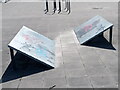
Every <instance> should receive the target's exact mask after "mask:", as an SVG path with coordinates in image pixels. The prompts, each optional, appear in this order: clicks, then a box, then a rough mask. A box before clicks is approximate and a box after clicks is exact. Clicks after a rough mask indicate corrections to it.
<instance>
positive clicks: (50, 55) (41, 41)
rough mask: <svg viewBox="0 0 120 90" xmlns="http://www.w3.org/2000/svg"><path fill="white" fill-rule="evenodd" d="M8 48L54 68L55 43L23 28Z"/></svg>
mask: <svg viewBox="0 0 120 90" xmlns="http://www.w3.org/2000/svg"><path fill="white" fill-rule="evenodd" d="M8 46H9V47H10V48H12V49H14V50H16V51H18V52H21V53H23V54H25V55H27V56H28V57H31V58H33V60H37V61H40V62H42V63H44V64H47V65H49V66H51V67H55V42H54V41H53V40H50V39H48V38H47V37H45V36H43V35H41V34H39V33H37V32H35V31H33V30H31V29H29V28H27V27H25V26H23V27H22V29H21V30H20V31H19V32H18V33H17V35H16V36H15V37H14V38H13V40H12V41H11V42H10V43H9V44H8Z"/></svg>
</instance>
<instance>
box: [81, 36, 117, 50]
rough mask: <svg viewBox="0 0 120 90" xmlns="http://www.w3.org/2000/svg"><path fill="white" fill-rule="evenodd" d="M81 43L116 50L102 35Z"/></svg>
mask: <svg viewBox="0 0 120 90" xmlns="http://www.w3.org/2000/svg"><path fill="white" fill-rule="evenodd" d="M83 45H85V46H91V47H97V48H103V49H110V50H116V49H115V48H114V46H113V45H112V44H111V43H110V42H108V40H107V39H106V38H105V37H103V36H97V37H95V38H93V39H92V40H90V41H88V42H87V43H85V44H83Z"/></svg>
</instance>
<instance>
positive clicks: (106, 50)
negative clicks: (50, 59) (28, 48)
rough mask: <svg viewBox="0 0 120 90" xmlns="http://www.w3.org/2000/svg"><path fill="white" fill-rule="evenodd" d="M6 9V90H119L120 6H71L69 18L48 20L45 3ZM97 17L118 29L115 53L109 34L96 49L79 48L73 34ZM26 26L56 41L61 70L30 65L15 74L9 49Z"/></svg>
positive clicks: (4, 62)
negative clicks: (98, 89)
mask: <svg viewBox="0 0 120 90" xmlns="http://www.w3.org/2000/svg"><path fill="white" fill-rule="evenodd" d="M2 9H3V21H2V26H3V27H2V49H0V53H2V64H0V66H2V74H3V77H4V83H2V86H3V88H18V89H16V90H20V88H44V87H46V88H50V87H52V86H55V88H117V87H118V33H117V32H118V3H115V2H114V3H113V2H112V3H92V2H91V3H82V2H72V3H71V10H72V12H71V14H69V15H67V14H66V13H62V14H54V15H50V14H48V15H45V14H44V11H43V10H44V4H43V3H42V2H41V3H33V2H32V3H15V2H14V3H12V2H9V3H7V4H3V6H2ZM96 15H101V16H102V17H104V18H106V19H107V20H109V21H110V22H111V23H113V24H114V31H113V47H112V46H110V44H109V43H108V42H107V40H108V35H109V34H108V32H105V34H104V35H105V37H106V39H107V40H105V39H104V40H103V39H98V40H97V41H96V42H97V44H96V45H97V46H96V45H95V46H96V47H95V46H94V45H92V46H88V45H87V46H85V45H80V44H79V42H78V40H77V38H76V35H75V33H74V31H73V29H74V28H75V27H77V26H79V25H80V24H82V23H84V22H85V21H86V20H88V19H90V18H92V17H94V16H96ZM23 25H25V26H28V27H29V28H31V29H33V30H35V31H37V32H39V33H41V34H43V35H45V36H47V37H49V38H51V39H53V40H55V42H56V66H57V68H55V69H49V70H46V68H43V66H42V65H41V64H37V63H36V62H34V61H33V62H32V61H31V62H29V64H27V65H28V66H27V68H25V69H22V70H19V71H15V70H13V69H12V67H11V66H12V64H11V60H10V53H9V49H8V47H7V44H8V43H9V42H10V41H11V40H12V38H13V37H14V36H15V35H16V33H17V32H18V31H19V30H20V28H21V27H22V26H23ZM93 43H95V41H93ZM114 49H116V50H114ZM21 60H23V59H21Z"/></svg>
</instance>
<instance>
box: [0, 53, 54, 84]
mask: <svg viewBox="0 0 120 90" xmlns="http://www.w3.org/2000/svg"><path fill="white" fill-rule="evenodd" d="M50 69H53V68H52V67H48V66H45V65H43V64H41V63H39V62H36V61H34V60H32V59H31V58H29V57H26V56H24V55H22V54H20V53H16V55H15V57H14V59H13V60H12V61H11V63H10V64H9V66H8V67H7V69H6V71H5V72H4V74H3V76H2V78H1V80H0V81H1V82H0V83H4V82H8V81H11V80H15V79H18V78H21V77H24V76H28V75H31V74H35V73H39V72H43V71H46V70H50Z"/></svg>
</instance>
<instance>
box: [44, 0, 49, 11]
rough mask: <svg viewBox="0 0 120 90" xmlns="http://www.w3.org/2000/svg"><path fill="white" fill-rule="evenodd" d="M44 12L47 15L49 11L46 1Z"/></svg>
mask: <svg viewBox="0 0 120 90" xmlns="http://www.w3.org/2000/svg"><path fill="white" fill-rule="evenodd" d="M44 11H46V12H45V13H47V12H48V11H49V8H48V0H46V2H45V10H44Z"/></svg>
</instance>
